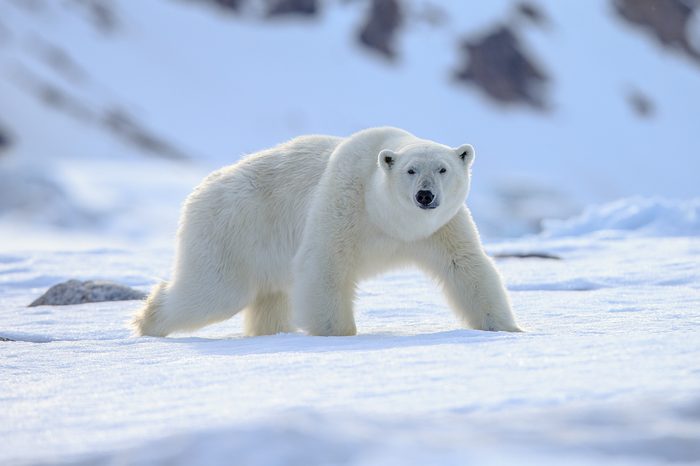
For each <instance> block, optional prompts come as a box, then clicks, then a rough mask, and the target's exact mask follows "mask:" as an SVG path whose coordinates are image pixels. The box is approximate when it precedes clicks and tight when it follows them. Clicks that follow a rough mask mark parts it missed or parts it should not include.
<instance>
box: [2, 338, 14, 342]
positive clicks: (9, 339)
mask: <svg viewBox="0 0 700 466" xmlns="http://www.w3.org/2000/svg"><path fill="white" fill-rule="evenodd" d="M0 341H15V340H13V339H12V338H6V337H0Z"/></svg>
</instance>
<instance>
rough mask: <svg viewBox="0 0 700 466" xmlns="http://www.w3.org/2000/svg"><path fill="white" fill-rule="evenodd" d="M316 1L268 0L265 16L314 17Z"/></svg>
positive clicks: (316, 10)
mask: <svg viewBox="0 0 700 466" xmlns="http://www.w3.org/2000/svg"><path fill="white" fill-rule="evenodd" d="M316 13H318V2H317V0H269V5H268V7H267V16H268V17H273V16H290V15H294V16H315V15H316Z"/></svg>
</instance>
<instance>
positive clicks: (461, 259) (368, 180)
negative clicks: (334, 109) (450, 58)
mask: <svg viewBox="0 0 700 466" xmlns="http://www.w3.org/2000/svg"><path fill="white" fill-rule="evenodd" d="M473 158H474V151H473V148H472V147H471V146H470V145H468V144H465V145H463V146H460V147H458V148H454V149H453V148H450V147H447V146H444V145H441V144H437V143H435V142H431V141H427V140H422V139H418V138H416V137H415V136H413V135H411V134H409V133H407V132H405V131H402V130H399V129H395V128H374V129H368V130H365V131H361V132H359V133H356V134H354V135H352V136H350V137H348V138H335V137H329V136H305V137H300V138H297V139H294V140H292V141H290V142H288V143H285V144H282V145H279V146H277V147H275V148H272V149H269V150H265V151H262V152H259V153H257V154H254V155H252V156H250V157H247V158H245V159H244V160H242V161H240V162H239V163H237V164H235V165H232V166H229V167H226V168H223V169H221V170H219V171H216V172H214V173H212V174H211V175H209V176H208V177H207V178H206V179H205V180H204V181H203V182H202V183H201V184H200V186H198V187H197V188H196V189H195V190H194V192H193V193H192V194H191V195H190V196H189V197H188V199H187V201H186V202H185V205H184V208H183V213H182V218H181V223H180V228H179V231H178V244H177V253H176V258H175V265H174V269H173V277H172V281H171V282H170V283H161V284H160V285H158V286H157V287H156V288H155V289H154V290H153V292H152V293H151V295H150V297H149V298H148V301H147V302H146V305H145V306H144V307H143V308H142V309H141V310H140V311H139V312H138V313H137V315H136V316H135V317H134V322H133V324H134V328H135V330H136V332H137V333H138V334H140V335H154V336H165V335H168V334H169V333H171V332H174V331H183V330H194V329H196V328H199V327H202V326H204V325H207V324H210V323H213V322H217V321H221V320H224V319H228V318H230V317H231V316H233V315H235V314H236V313H238V312H239V311H241V310H243V309H245V319H246V320H245V330H246V334H248V335H264V334H273V333H277V332H286V331H290V330H292V328H293V326H292V323H291V322H292V316H293V317H294V319H295V322H296V323H297V325H299V326H300V327H302V328H303V329H304V330H306V331H307V332H309V333H310V334H313V335H353V334H355V333H356V328H355V320H354V316H353V300H354V297H355V288H356V285H357V283H358V282H359V281H360V280H362V279H365V278H367V277H370V276H373V275H376V274H378V273H381V272H384V271H386V270H387V269H389V268H391V267H395V266H399V265H404V264H416V265H418V266H420V267H422V268H423V269H424V270H426V271H427V272H428V273H430V274H431V275H432V276H434V277H435V278H436V279H437V280H438V281H439V282H440V283H441V284H442V285H443V288H444V290H445V293H446V296H447V298H448V301H449V303H450V305H451V307H452V308H453V309H454V311H455V313H456V314H457V315H458V316H459V317H460V318H461V319H462V320H463V321H464V323H465V324H466V325H469V326H471V327H473V328H477V329H483V330H507V331H519V328H518V326H517V325H516V323H515V321H514V318H513V314H512V312H511V309H510V304H509V302H508V297H507V294H506V291H505V288H504V286H503V284H502V281H501V278H500V276H499V274H498V272H497V271H496V269H495V267H494V265H493V262H492V261H491V260H490V259H489V258H488V257H487V256H486V254H485V253H484V251H483V249H482V247H481V243H480V240H479V236H478V233H477V230H476V227H475V226H474V222H473V221H472V219H471V216H470V214H469V211H468V210H467V208H466V206H465V205H464V200H465V198H466V196H467V193H468V190H469V178H470V166H471V163H472V161H473ZM409 169H410V170H412V172H413V174H409V173H408V170H409ZM418 190H429V191H430V192H431V193H433V194H434V195H435V196H434V201H433V202H432V203H431V204H430V206H429V207H434V208H425V209H424V208H420V204H419V203H418V202H417V200H416V193H417V191H418ZM435 206H436V207H435Z"/></svg>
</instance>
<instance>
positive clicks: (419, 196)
mask: <svg viewBox="0 0 700 466" xmlns="http://www.w3.org/2000/svg"><path fill="white" fill-rule="evenodd" d="M434 200H435V195H434V194H433V192H432V191H426V190H420V191H418V192H417V193H416V202H418V207H420V208H421V209H434V208H435V207H437V205H431V204H432V202H433V201H434Z"/></svg>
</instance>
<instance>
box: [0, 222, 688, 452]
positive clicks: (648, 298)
mask: <svg viewBox="0 0 700 466" xmlns="http://www.w3.org/2000/svg"><path fill="white" fill-rule="evenodd" d="M488 249H489V250H490V251H491V252H494V253H496V252H508V251H511V252H512V251H546V252H548V253H551V254H556V255H558V256H560V257H562V260H538V259H525V260H521V259H504V260H500V261H499V262H498V265H499V268H500V269H501V270H502V272H503V273H504V276H505V278H506V281H507V283H508V285H509V289H510V291H511V297H512V300H513V305H514V308H515V310H516V313H517V316H518V318H519V321H520V322H521V324H522V325H523V326H524V327H525V328H526V329H527V332H526V333H523V334H508V333H491V332H481V331H474V330H466V329H460V328H459V325H458V324H457V322H456V320H455V319H454V317H453V316H452V315H451V313H450V312H449V311H448V309H447V307H446V305H445V303H444V301H443V299H442V297H441V295H440V293H439V290H438V289H437V287H436V286H435V285H434V284H433V283H431V282H430V281H428V280H427V279H426V278H424V277H423V276H422V275H421V274H420V273H418V272H417V271H414V270H404V271H397V272H393V273H390V274H388V275H386V276H384V277H381V278H379V279H376V280H373V281H369V282H366V283H363V284H362V286H361V292H360V296H359V300H358V303H357V307H358V312H357V321H358V329H359V335H358V336H355V337H338V338H324V337H309V336H305V335H302V334H297V333H293V334H280V335H276V336H268V337H256V338H244V337H242V336H241V320H240V317H236V318H234V319H232V320H230V321H228V322H225V323H223V324H219V325H215V326H212V327H209V328H205V329H203V330H201V331H199V332H197V333H195V334H188V335H175V336H174V337H171V338H166V339H160V338H135V337H132V336H130V333H129V329H128V328H127V321H128V319H129V316H130V314H131V313H132V312H134V310H135V309H136V308H137V307H138V302H134V301H125V302H111V303H92V304H85V305H76V306H61V307H52V306H41V307H37V308H26V307H25V306H26V305H27V304H29V302H31V300H32V299H34V298H35V297H36V296H37V295H38V294H40V293H41V292H42V291H43V290H44V289H45V288H46V287H47V286H48V285H50V284H52V283H55V282H56V281H62V280H65V279H68V278H77V279H87V278H99V279H109V280H114V281H117V282H120V283H124V284H127V285H130V286H134V287H137V288H140V289H143V290H147V289H148V288H149V286H151V285H152V284H154V283H155V282H156V281H157V279H158V278H159V277H164V276H167V274H168V268H169V263H170V259H171V256H172V252H171V250H169V249H167V250H164V249H157V248H148V249H138V248H131V249H98V250H83V251H53V252H51V251H43V252H42V251H39V252H30V251H27V252H17V251H12V252H6V253H2V254H1V255H0V329H1V330H0V336H2V337H6V338H11V339H14V340H17V341H14V342H3V343H0V344H2V352H0V370H1V371H2V374H3V377H2V379H0V393H1V394H2V396H1V398H0V406H1V407H2V410H3V413H4V421H5V422H3V423H2V425H0V438H2V439H3V445H4V446H3V448H2V449H1V450H0V463H8V464H35V463H45V462H55V461H60V462H62V463H65V462H68V463H78V464H166V463H170V462H173V461H174V462H176V463H180V464H217V463H222V462H230V461H231V459H233V458H235V459H237V460H238V459H240V463H242V464H261V465H262V464H265V465H267V464H290V462H291V463H298V464H308V465H311V464H425V463H426V462H432V463H435V464H469V463H476V464H563V463H566V464H597V463H601V462H602V463H604V464H668V463H675V462H680V463H683V462H685V463H692V462H697V461H700V451H699V450H698V445H700V399H698V393H700V391H699V390H700V365H698V358H697V355H698V352H699V351H700V287H698V283H700V269H698V267H697V264H698V263H699V261H700V239H698V237H697V235H694V236H673V237H668V236H656V237H647V236H643V235H639V236H635V235H631V234H630V235H622V234H621V235H619V236H617V237H608V238H605V237H603V238H601V237H599V236H597V235H583V236H576V237H574V236H568V237H562V238H544V237H533V238H527V239H521V240H515V241H510V242H499V243H493V244H489V245H488Z"/></svg>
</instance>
